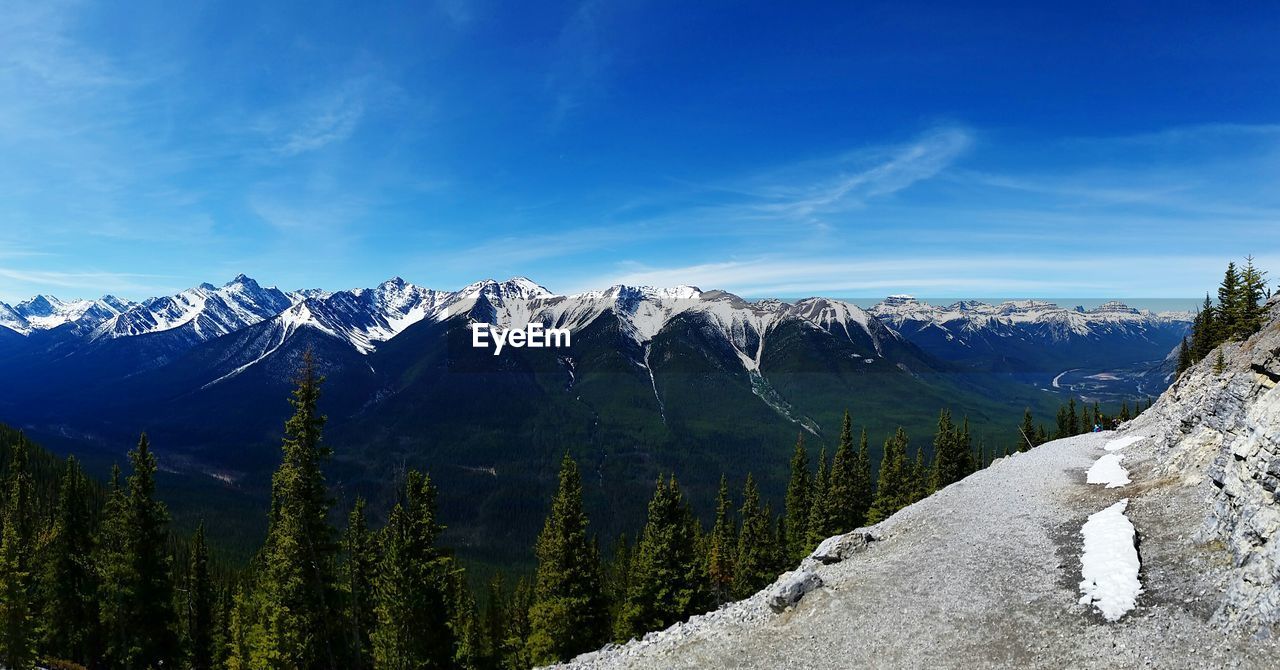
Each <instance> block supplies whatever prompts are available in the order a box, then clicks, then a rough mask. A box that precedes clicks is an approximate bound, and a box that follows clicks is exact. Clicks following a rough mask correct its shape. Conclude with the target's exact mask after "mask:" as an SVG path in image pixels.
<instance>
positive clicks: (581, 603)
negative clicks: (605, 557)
mask: <svg viewBox="0 0 1280 670" xmlns="http://www.w3.org/2000/svg"><path fill="white" fill-rule="evenodd" d="M535 552H536V553H537V556H538V571H537V579H536V586H535V587H534V601H533V605H532V607H531V608H530V610H529V635H528V637H529V639H528V654H529V660H530V661H531V662H532V663H533V664H537V665H546V664H548V663H554V662H557V661H562V660H565V659H568V658H569V657H571V656H574V655H576V654H580V653H582V652H584V651H590V650H592V649H596V648H598V647H599V646H600V645H601V643H603V642H604V641H605V639H606V638H607V637H608V623H609V621H608V615H609V609H608V603H606V602H605V600H604V597H603V588H602V587H603V584H602V583H601V582H602V577H601V574H600V559H599V557H598V556H597V553H596V547H595V543H594V542H592V541H591V539H590V538H589V537H588V535H587V515H586V513H585V512H583V510H582V479H581V475H579V473H578V466H577V464H576V463H574V462H573V459H572V458H570V457H569V454H568V453H566V454H565V456H564V459H563V460H562V461H561V463H560V484H559V488H558V490H557V491H556V495H555V498H554V499H553V500H552V502H551V514H550V515H548V516H547V521H546V524H545V525H544V526H543V527H542V533H541V534H540V535H539V536H538V542H537V545H536V547H535Z"/></svg>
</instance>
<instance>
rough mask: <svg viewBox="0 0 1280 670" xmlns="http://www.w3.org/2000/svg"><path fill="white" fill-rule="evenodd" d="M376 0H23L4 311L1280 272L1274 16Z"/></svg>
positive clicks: (1197, 285)
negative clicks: (334, 296)
mask: <svg viewBox="0 0 1280 670" xmlns="http://www.w3.org/2000/svg"><path fill="white" fill-rule="evenodd" d="M365 4H368V5H373V4H378V5H383V4H384V3H349V2H343V3H326V2H307V3H296V4H291V3H285V2H271V3H259V2H252V3H234V2H232V3H217V4H213V3H195V2H193V3H169V2H130V3H80V2H60V1H58V0H54V1H52V2H49V1H45V2H33V3H26V2H17V3H6V6H5V11H4V12H3V15H0V44H3V45H4V46H3V49H0V300H5V301H9V302H13V301H15V300H19V299H21V298H23V297H26V296H29V295H31V294H34V293H37V292H50V293H54V294H56V295H60V296H64V297H69V296H95V295H98V294H101V293H105V292H112V293H116V294H118V295H123V296H126V297H130V298H139V297H145V296H148V295H153V294H159V293H168V292H173V291H176V290H180V289H182V288H184V287H187V286H191V285H194V284H196V283H199V282H202V281H212V282H215V283H220V282H222V281H226V280H227V279H229V278H231V277H232V276H234V275H235V274H236V273H239V272H245V273H248V274H250V275H252V276H255V277H257V278H259V279H260V280H262V281H263V282H264V283H273V284H278V285H280V286H282V287H285V288H298V287H312V286H319V287H325V288H346V287H354V286H369V285H373V284H376V283H377V282H379V281H381V280H383V279H385V278H387V277H390V276H392V275H400V276H403V277H405V278H406V279H409V280H410V281H414V282H416V283H420V284H424V285H428V286H432V287H436V288H456V287H458V286H461V285H464V284H466V283H469V282H471V281H474V280H477V279H481V278H485V277H495V278H504V277H507V276H512V275H527V276H529V277H531V278H533V279H535V280H537V281H539V282H541V283H542V284H544V285H546V286H548V287H549V288H551V289H552V290H556V291H561V292H569V291H574V290H580V289H585V288H594V287H601V286H606V285H609V284H613V283H618V282H627V283H650V284H659V285H668V284H679V283H690V284H696V285H699V286H701V287H703V288H724V289H728V290H733V291H737V292H740V293H743V294H745V295H749V296H799V295H812V294H827V295H843V296H879V295H883V294H885V293H890V292H915V293H917V294H921V295H929V296H965V295H1005V296H1008V295H1039V296H1064V295H1065V296H1115V297H1122V298H1123V297H1181V296H1188V295H1191V296H1194V295H1196V294H1199V293H1202V292H1203V290H1204V289H1205V288H1208V287H1209V286H1211V285H1212V284H1213V283H1214V282H1216V280H1217V278H1218V276H1219V274H1220V271H1221V268H1222V266H1223V264H1224V263H1225V261H1226V260H1228V259H1232V258H1239V257H1242V256H1244V255H1245V254H1249V253H1252V254H1253V255H1254V256H1256V257H1258V258H1259V260H1260V262H1261V263H1262V264H1263V265H1264V266H1267V267H1270V268H1273V271H1274V272H1275V273H1276V274H1277V275H1280V188H1277V187H1278V186H1280V49H1277V48H1276V46H1275V43H1276V38H1275V36H1276V35H1277V34H1280V5H1277V4H1275V3H1250V7H1244V6H1243V4H1241V5H1232V6H1230V8H1229V9H1228V8H1226V7H1225V6H1222V5H1221V4H1213V3H1204V4H1201V5H1197V4H1192V3H1179V2H1173V3H1123V2H1122V3H1116V2H1108V3H1096V4H1095V3H1064V6H1063V7H1062V8H1058V9H1046V8H1044V7H1039V6H1036V5H1040V4H1042V3H1001V4H992V5H986V6H978V5H974V4H972V3H964V4H970V5H971V6H969V7H966V8H958V7H949V6H948V5H947V4H944V3H939V4H931V3H912V2H891V3H884V4H876V3H830V2H818V3H801V2H792V3H776V2H772V3H770V2H761V3H753V2H715V1H705V2H692V3H691V2H631V1H628V0H617V1H614V2H593V1H588V2H553V1H540V2H499V1H497V0H492V1H491V0H475V1H469V0H443V1H440V2H435V3H430V2H423V3H406V4H403V5H393V4H392V3H385V6H380V7H376V8H375V7H366V6H363V5H365ZM950 4H956V5H958V4H961V3H950ZM121 5H123V7H122V6H121ZM1068 7H1069V8H1068Z"/></svg>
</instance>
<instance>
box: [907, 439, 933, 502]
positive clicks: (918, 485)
mask: <svg viewBox="0 0 1280 670" xmlns="http://www.w3.org/2000/svg"><path fill="white" fill-rule="evenodd" d="M933 482H934V474H933V468H932V467H930V465H929V462H928V461H926V460H925V457H924V449H923V448H920V447H917V448H916V457H915V459H913V461H912V463H911V472H910V475H909V478H908V487H909V490H910V491H911V494H910V497H909V498H908V499H907V504H910V503H913V502H915V501H917V500H923V499H925V498H927V497H929V495H930V494H931V493H933V491H934V488H933Z"/></svg>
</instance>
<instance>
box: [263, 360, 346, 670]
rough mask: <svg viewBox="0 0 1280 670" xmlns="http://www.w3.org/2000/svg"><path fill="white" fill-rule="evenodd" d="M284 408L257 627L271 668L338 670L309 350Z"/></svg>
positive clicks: (325, 452)
mask: <svg viewBox="0 0 1280 670" xmlns="http://www.w3.org/2000/svg"><path fill="white" fill-rule="evenodd" d="M295 381H296V384H297V386H296V388H295V389H294V391H293V395H292V397H291V398H290V399H289V403H290V404H291V405H292V406H293V409H294V413H293V416H291V417H290V418H289V420H288V421H287V422H286V423H285V437H284V441H283V444H282V452H283V458H282V460H281V463H280V467H279V468H278V469H277V470H276V472H275V475H274V476H273V477H272V479H271V511H270V515H269V517H268V518H269V521H268V526H267V538H266V542H265V543H264V544H263V547H262V550H261V554H262V573H261V575H260V579H259V581H258V585H257V587H258V589H259V593H258V594H257V595H258V597H259V598H260V599H261V605H262V607H261V610H260V611H261V613H262V614H264V615H265V616H266V617H267V618H266V621H264V622H262V624H263V626H264V627H265V629H266V630H267V631H269V636H268V638H267V643H268V648H267V649H266V650H265V655H266V658H267V659H268V660H269V662H270V663H271V664H272V665H283V666H287V667H296V668H303V669H308V668H337V667H339V665H340V664H339V660H340V659H339V654H338V652H339V650H340V648H341V647H340V642H341V640H342V637H341V635H340V632H341V631H340V628H339V625H340V621H341V616H340V614H341V612H340V610H339V609H338V607H337V600H338V598H337V596H338V594H337V588H336V579H335V576H334V572H335V565H334V562H335V557H336V554H337V541H336V539H335V532H334V529H333V527H332V526H330V524H329V508H330V501H329V499H328V494H327V492H326V490H325V482H324V474H323V473H322V472H321V467H322V466H323V464H324V461H325V460H326V459H327V458H328V457H329V449H328V448H327V447H325V446H324V445H323V444H322V442H321V438H322V432H323V429H324V423H325V417H324V416H323V415H322V414H320V413H319V411H318V409H317V404H318V402H319V399H320V384H321V383H322V382H323V381H324V380H323V378H322V377H320V376H319V374H318V372H317V370H316V364H315V360H314V359H313V358H312V355H311V351H310V350H308V351H307V352H306V353H305V354H304V356H303V360H302V369H301V371H300V372H299V374H298V376H297V378H296V380H295Z"/></svg>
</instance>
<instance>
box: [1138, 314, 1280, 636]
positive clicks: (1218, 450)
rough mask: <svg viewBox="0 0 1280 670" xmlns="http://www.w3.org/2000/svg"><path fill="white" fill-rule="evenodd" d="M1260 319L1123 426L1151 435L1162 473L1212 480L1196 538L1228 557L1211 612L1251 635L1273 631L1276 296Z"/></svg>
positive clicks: (1279, 531)
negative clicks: (1227, 572) (1222, 590)
mask: <svg viewBox="0 0 1280 670" xmlns="http://www.w3.org/2000/svg"><path fill="white" fill-rule="evenodd" d="M1268 305H1269V308H1270V312H1269V314H1270V319H1269V323H1268V324H1267V325H1266V326H1265V327H1264V328H1263V329H1262V330H1261V331H1260V332H1258V333H1257V334H1255V335H1254V336H1253V337H1251V338H1249V339H1248V340H1246V341H1244V342H1229V343H1227V344H1224V345H1222V347H1221V352H1222V359H1221V362H1222V365H1221V366H1219V365H1218V355H1217V352H1214V353H1211V354H1209V356H1207V357H1206V358H1205V360H1203V361H1201V362H1200V363H1199V364H1197V365H1196V366H1195V367H1193V368H1192V369H1190V370H1188V371H1187V372H1185V373H1184V374H1183V375H1182V376H1181V377H1180V378H1179V379H1178V380H1177V381H1176V382H1175V383H1174V385H1173V386H1172V387H1171V388H1170V389H1169V390H1168V391H1167V392H1165V394H1164V395H1163V396H1161V398H1160V400H1159V401H1158V402H1157V403H1156V404H1155V406H1154V407H1152V408H1151V409H1150V410H1148V411H1147V412H1144V413H1143V414H1142V415H1141V416H1140V417H1138V418H1137V419H1135V420H1134V421H1133V422H1132V423H1131V425H1130V426H1128V427H1127V428H1128V432H1131V433H1135V434H1146V435H1149V436H1151V437H1152V438H1154V442H1155V445H1154V449H1155V452H1154V453H1155V456H1156V459H1157V460H1158V461H1159V462H1160V463H1161V466H1160V468H1161V470H1162V474H1164V475H1168V476H1175V477H1179V478H1183V479H1191V480H1194V479H1196V478H1198V477H1202V476H1206V475H1207V476H1208V478H1209V479H1210V480H1211V481H1212V483H1213V493H1212V498H1211V500H1210V504H1211V512H1210V513H1209V515H1208V517H1207V518H1206V519H1205V521H1204V525H1203V527H1202V528H1201V530H1200V532H1199V534H1198V537H1197V540H1198V541H1201V542H1215V541H1217V542H1222V543H1223V544H1224V545H1225V546H1226V547H1227V548H1228V550H1230V552H1231V555H1232V557H1233V565H1232V568H1231V570H1232V573H1233V574H1232V575H1231V581H1230V583H1229V586H1228V589H1227V593H1226V594H1225V598H1224V600H1223V602H1222V605H1221V606H1220V607H1219V608H1218V611H1217V612H1216V613H1215V614H1214V622H1215V623H1217V624H1219V625H1221V626H1223V627H1225V628H1228V629H1237V630H1243V631H1250V632H1253V633H1254V634H1255V635H1258V636H1260V637H1269V636H1271V635H1273V634H1276V633H1280V389H1277V386H1278V385H1280V296H1278V297H1277V298H1273V299H1272V300H1271V301H1270V303H1268Z"/></svg>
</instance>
